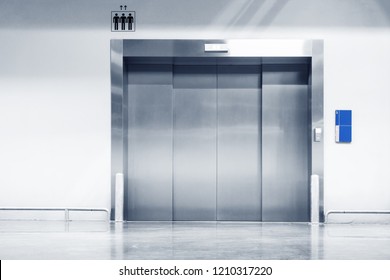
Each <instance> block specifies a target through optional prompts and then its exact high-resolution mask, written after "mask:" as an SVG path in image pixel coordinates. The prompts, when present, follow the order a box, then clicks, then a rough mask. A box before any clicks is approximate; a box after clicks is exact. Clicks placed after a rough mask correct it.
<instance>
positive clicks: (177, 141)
mask: <svg viewBox="0 0 390 280" xmlns="http://www.w3.org/2000/svg"><path fill="white" fill-rule="evenodd" d="M173 75H174V79H173V81H174V82H173V86H174V141H173V171H174V172H173V178H174V179H173V219H174V220H215V219H216V91H217V90H216V83H217V81H216V66H215V65H214V66H213V65H176V66H174V73H173Z"/></svg>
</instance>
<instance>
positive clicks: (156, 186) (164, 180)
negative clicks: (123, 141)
mask: <svg viewBox="0 0 390 280" xmlns="http://www.w3.org/2000/svg"><path fill="white" fill-rule="evenodd" d="M172 90H173V89H172V65H136V64H132V65H130V66H129V67H128V93H129V96H128V100H129V101H128V102H129V113H128V119H129V120H128V126H129V127H128V168H129V169H128V186H129V187H128V188H129V191H128V196H127V203H128V206H127V209H128V213H127V219H128V220H132V221H137V220H141V221H142V220H144V221H147V220H159V221H163V220H167V221H170V220H172Z"/></svg>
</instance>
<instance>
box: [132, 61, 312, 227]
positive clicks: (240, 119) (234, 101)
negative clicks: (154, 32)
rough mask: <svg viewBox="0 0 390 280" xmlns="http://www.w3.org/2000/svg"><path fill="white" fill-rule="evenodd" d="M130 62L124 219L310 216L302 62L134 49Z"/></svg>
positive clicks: (307, 113)
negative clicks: (151, 54) (166, 55)
mask: <svg viewBox="0 0 390 280" xmlns="http://www.w3.org/2000/svg"><path fill="white" fill-rule="evenodd" d="M245 63H246V64H245ZM127 71H128V76H127V81H128V102H129V103H128V114H127V115H128V155H127V156H128V184H127V185H128V192H127V197H126V199H127V207H126V209H127V211H128V212H127V215H126V216H127V219H128V220H135V221H137V220H145V221H146V220H160V221H161V220H168V221H170V220H192V221H196V220H207V221H215V220H221V221H272V222H304V221H309V174H310V170H309V163H310V162H309V157H310V143H311V142H310V123H311V120H310V106H309V101H310V92H309V86H308V77H309V69H308V65H307V64H278V63H277V61H275V63H272V64H264V65H261V64H260V60H259V59H257V58H256V59H248V58H246V59H242V58H240V59H235V58H229V60H224V59H220V60H218V59H215V58H213V59H208V58H207V59H205V58H203V59H199V58H185V59H183V58H180V59H179V58H171V59H168V60H167V59H158V58H148V59H144V58H139V59H137V60H132V63H129V65H127Z"/></svg>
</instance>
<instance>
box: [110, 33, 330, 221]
mask: <svg viewBox="0 0 390 280" xmlns="http://www.w3.org/2000/svg"><path fill="white" fill-rule="evenodd" d="M209 44H211V51H206V50H205V49H206V45H209ZM209 46H210V45H209ZM213 46H216V48H219V50H217V51H216V49H215V48H213ZM110 55H111V56H110V58H111V220H113V219H114V217H115V174H117V173H123V174H124V175H125V178H126V177H127V167H128V164H127V154H128V147H127V142H128V141H127V140H128V139H127V127H128V123H127V122H128V116H127V114H128V96H127V92H128V89H127V75H126V73H127V69H126V63H125V62H124V61H125V58H128V57H131V58H133V59H137V58H139V59H140V60H142V59H145V58H148V57H151V58H153V57H154V58H157V57H158V58H162V59H163V58H164V57H166V58H169V57H183V58H185V57H190V58H204V57H209V58H210V57H216V58H218V57H235V58H239V57H242V58H243V59H245V58H246V57H251V58H259V60H260V62H261V63H273V61H275V62H276V61H278V60H280V59H281V58H283V59H284V60H286V61H288V60H289V59H290V58H291V59H297V58H310V61H311V65H310V71H309V95H310V96H309V99H310V108H309V109H310V111H311V137H310V138H311V141H310V142H311V143H310V148H309V149H311V151H310V150H309V153H310V160H309V170H310V171H311V174H315V175H318V176H319V178H320V198H319V209H318V210H317V211H318V212H319V217H320V221H321V222H323V221H324V203H323V202H324V189H323V186H324V176H323V175H324V174H323V169H324V162H323V161H324V160H323V158H324V144H323V141H324V140H323V139H324V137H323V135H322V138H321V141H320V142H315V141H314V137H313V135H314V133H313V131H314V129H315V128H321V129H322V131H323V96H324V93H323V41H322V40H282V39H275V40H265V39H253V40H131V39H125V40H121V39H113V40H111V52H110ZM126 196H127V188H126V180H125V197H126ZM125 207H126V206H125ZM126 211H127V209H125V212H126Z"/></svg>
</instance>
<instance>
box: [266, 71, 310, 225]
mask: <svg viewBox="0 0 390 280" xmlns="http://www.w3.org/2000/svg"><path fill="white" fill-rule="evenodd" d="M262 95H263V100H262V105H263V106H262V111H263V112H262V155H263V160H262V161H263V164H262V167H263V168H262V176H263V180H262V206H263V212H262V220H263V221H272V222H307V221H309V174H310V173H309V151H310V133H309V131H310V123H311V121H310V112H309V88H308V66H307V65H299V64H298V65H283V64H282V65H277V64H276V65H263V87H262Z"/></svg>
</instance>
